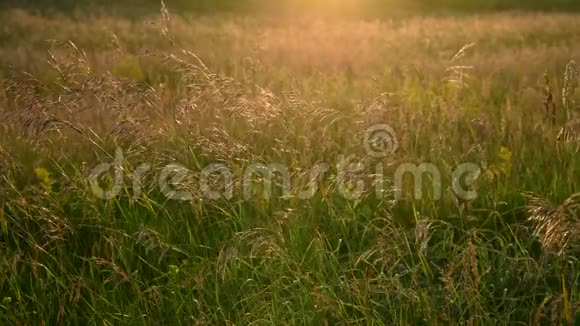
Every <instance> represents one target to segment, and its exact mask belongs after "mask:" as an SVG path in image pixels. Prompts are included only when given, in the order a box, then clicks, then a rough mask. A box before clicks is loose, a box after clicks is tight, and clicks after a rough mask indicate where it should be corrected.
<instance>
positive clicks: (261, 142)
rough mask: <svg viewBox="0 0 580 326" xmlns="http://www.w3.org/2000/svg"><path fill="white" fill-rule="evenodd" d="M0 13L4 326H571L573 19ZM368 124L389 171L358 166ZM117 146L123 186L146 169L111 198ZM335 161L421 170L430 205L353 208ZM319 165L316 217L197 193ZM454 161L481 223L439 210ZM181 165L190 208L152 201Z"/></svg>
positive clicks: (376, 200) (288, 206) (284, 205)
mask: <svg viewBox="0 0 580 326" xmlns="http://www.w3.org/2000/svg"><path fill="white" fill-rule="evenodd" d="M2 15H3V17H2V18H3V21H6V22H7V23H6V25H5V26H6V27H4V30H3V31H2V32H1V34H0V38H2V39H3V40H5V42H3V43H2V44H4V45H3V46H1V47H0V53H2V54H3V55H2V59H0V60H3V61H4V62H3V63H5V64H6V65H5V67H8V68H5V69H4V70H3V71H2V76H3V78H2V80H1V82H0V85H1V90H2V92H1V93H0V113H1V116H2V118H3V120H2V121H3V122H2V124H1V125H0V134H1V139H2V142H1V144H0V177H1V178H2V182H0V191H1V196H0V248H1V250H2V253H3V254H2V255H1V256H0V300H1V301H0V312H1V313H0V322H2V324H64V323H71V324H285V323H287V324H313V325H319V324H379V325H383V324H384V325H391V324H443V325H447V324H478V325H479V324H498V323H499V324H504V323H505V324H508V323H509V324H573V323H574V322H575V321H576V322H577V320H578V312H579V309H580V301H579V299H580V284H579V280H580V279H579V276H580V274H579V270H580V269H579V268H578V254H579V251H578V250H579V246H578V244H579V243H580V242H579V238H578V237H579V236H580V234H579V232H578V228H579V224H578V223H579V222H578V221H579V216H578V214H579V212H578V195H577V192H578V180H579V178H578V176H579V174H580V162H579V156H578V152H577V149H576V148H575V147H574V146H571V143H569V142H565V143H559V142H558V141H557V138H558V132H559V131H560V129H561V128H562V127H563V126H565V125H566V124H569V123H570V121H572V120H573V119H574V118H577V115H578V108H577V107H576V106H575V105H572V104H571V103H575V102H574V99H575V98H576V96H577V95H575V93H574V92H573V91H571V89H572V86H571V85H572V83H571V79H570V78H571V77H570V76H571V75H570V73H565V71H569V70H570V69H566V65H567V63H568V62H569V61H570V60H571V59H576V60H578V58H575V57H574V55H575V54H576V55H577V53H578V50H579V48H578V44H580V43H579V42H578V36H577V35H576V34H574V33H573V32H571V31H573V30H574V29H575V28H577V27H578V19H577V17H575V16H571V15H519V16H512V15H491V16H486V17H479V18H477V17H471V18H469V17H464V18H460V17H457V18H415V19H410V20H404V21H391V22H363V21H352V20H349V21H336V20H325V21H317V22H312V21H304V20H303V21H285V20H278V21H274V20H268V19H265V18H247V17H246V18H240V17H225V16H224V17H211V18H208V17H205V18H199V19H198V20H194V21H186V20H182V19H171V18H170V16H168V15H167V12H165V11H164V14H163V15H162V18H161V19H158V20H155V21H154V22H149V23H147V24H140V23H134V22H130V21H126V20H123V19H112V18H99V19H95V20H85V21H69V20H66V19H60V20H52V19H49V18H42V17H38V16H31V15H29V14H27V13H24V12H10V13H3V14H2ZM47 38H52V39H60V41H54V42H51V43H44V40H45V39H47ZM68 40H70V41H68ZM471 42H473V43H474V45H473V46H466V47H464V48H463V49H462V50H461V51H459V53H458V52H457V51H458V50H459V49H461V48H462V47H463V45H464V44H468V43H471ZM8 64H10V67H9V66H8ZM569 67H571V66H569ZM544 75H545V76H546V78H544ZM565 75H567V76H568V78H567V79H566V80H567V81H566V82H564V76H565ZM562 89H567V91H565V92H562V91H560V90H562ZM546 101H550V102H549V103H550V107H554V108H555V110H554V111H553V112H554V113H552V111H549V112H546V110H545V103H544V102H546ZM554 115H555V119H553V116H554ZM381 123H388V124H390V125H391V126H393V127H394V128H395V129H396V133H397V137H398V140H399V148H398V151H397V152H396V153H395V155H393V156H389V157H386V158H381V159H378V158H372V157H368V155H367V154H366V152H365V148H364V146H363V144H362V142H361V140H362V138H363V136H364V134H365V132H366V131H367V130H368V128H370V127H372V126H374V125H377V124H381ZM118 148H120V149H122V151H123V157H122V160H121V161H120V162H119V161H118V162H117V163H116V164H117V165H116V168H117V169H120V168H122V169H123V171H125V173H126V174H125V175H126V176H128V175H129V173H132V172H134V171H135V170H136V169H137V168H138V167H139V166H140V165H141V164H143V163H148V164H150V166H151V169H149V170H147V172H145V174H144V177H143V179H142V183H141V184H134V183H132V182H130V181H126V182H125V183H124V184H123V187H122V189H121V190H122V191H121V192H120V194H119V195H118V196H115V197H113V198H110V199H107V200H105V199H100V198H98V197H97V196H95V194H94V193H93V191H92V186H94V184H93V185H91V182H90V176H91V171H92V169H93V168H95V167H96V166H97V165H99V164H101V163H111V164H112V166H114V164H113V163H114V162H115V158H116V157H118V155H117V149H118ZM340 156H344V157H348V158H349V159H350V161H351V162H361V163H364V164H365V169H364V170H363V172H361V173H358V174H355V175H353V176H352V177H353V180H352V181H357V180H365V181H367V185H369V184H371V182H372V180H374V179H375V175H374V174H375V171H374V170H373V169H370V168H369V167H373V166H375V165H376V164H378V163H380V164H381V165H382V166H383V167H384V173H385V175H386V176H392V175H393V173H394V172H395V169H396V168H397V166H399V165H400V164H402V163H409V162H411V163H420V162H430V163H433V164H435V165H436V166H437V167H439V169H440V170H441V171H442V172H443V173H442V174H443V178H444V180H443V181H444V182H443V183H444V186H445V187H446V189H444V190H445V191H444V195H443V198H441V199H440V200H434V199H433V198H432V197H431V196H432V194H431V193H430V192H429V191H427V189H425V190H426V191H425V194H426V196H424V197H423V198H422V199H418V198H415V199H414V198H413V197H412V196H404V197H403V198H402V199H401V200H395V193H396V189H393V184H392V180H390V178H386V179H385V180H381V182H384V183H385V191H384V193H383V194H382V195H381V196H377V195H376V194H375V193H374V191H373V189H370V187H367V189H366V191H365V192H364V193H363V194H362V196H361V197H360V198H359V199H358V200H356V201H352V200H347V199H345V198H344V197H343V196H341V195H340V194H339V193H338V186H337V184H338V182H339V181H338V180H337V171H336V163H337V162H338V159H339V157H340ZM320 162H328V163H331V165H332V169H331V171H330V172H329V173H327V174H326V175H324V177H323V178H322V179H321V180H320V185H319V191H318V192H317V193H316V194H315V195H314V196H313V198H311V199H309V200H300V199H299V198H297V197H296V196H295V195H294V194H292V195H290V196H287V197H283V196H281V195H280V194H279V190H280V189H278V188H277V189H275V191H274V196H272V197H267V196H264V195H263V191H264V190H263V189H262V188H260V187H258V186H252V188H251V189H252V191H253V193H254V194H255V195H254V196H251V197H250V198H244V196H242V192H241V188H240V187H241V186H242V185H240V184H238V183H236V184H235V189H234V190H235V191H234V195H233V197H232V198H218V199H215V200H208V199H207V198H203V197H202V196H201V194H202V192H203V189H201V188H200V185H199V183H198V182H197V181H198V180H199V179H200V178H201V174H202V170H203V168H204V167H206V166H208V165H210V164H212V163H221V164H224V165H226V166H228V167H229V168H230V169H231V170H232V171H234V174H235V175H236V177H240V174H241V173H243V171H244V169H245V168H247V167H248V166H249V165H251V164H253V163H265V164H269V163H282V164H285V165H286V166H288V167H289V170H290V173H291V176H292V180H296V181H297V184H299V185H303V184H305V183H307V181H308V178H309V175H308V171H309V169H311V168H312V167H313V166H315V165H316V164H317V163H320ZM463 162H473V163H476V164H478V165H480V166H481V167H482V174H481V176H480V178H479V179H478V180H477V183H476V184H475V186H476V189H477V191H478V193H479V196H478V197H477V199H475V200H472V201H465V200H460V199H459V198H457V197H455V196H454V195H453V192H452V191H451V190H450V189H447V188H448V187H449V186H450V185H451V177H450V176H451V172H452V170H453V168H454V167H455V166H456V165H458V164H460V163H463ZM176 163H179V164H181V165H183V166H186V167H187V168H188V169H189V174H188V176H189V178H187V179H184V180H181V182H178V183H177V184H175V185H173V186H174V187H175V188H176V189H178V190H187V191H189V192H190V193H192V194H194V199H193V200H188V201H179V200H170V199H168V198H167V196H165V195H164V194H163V193H162V191H161V189H160V187H159V183H158V179H159V174H160V171H162V170H163V168H164V167H166V166H167V165H169V164H176ZM114 179H115V175H114V173H113V171H112V170H111V173H109V174H107V175H105V176H103V177H102V178H100V179H99V180H98V182H99V184H100V185H101V186H106V185H111V184H112V183H113V181H114ZM216 183H217V184H216V185H215V186H216V187H217V186H219V181H216ZM136 188H140V189H141V192H140V196H138V197H135V196H134V191H135V190H136ZM426 188H427V187H426ZM412 190H413V189H412V188H411V187H404V189H403V194H407V193H412Z"/></svg>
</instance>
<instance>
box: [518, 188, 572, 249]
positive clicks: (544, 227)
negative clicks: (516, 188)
mask: <svg viewBox="0 0 580 326" xmlns="http://www.w3.org/2000/svg"><path fill="white" fill-rule="evenodd" d="M527 197H528V199H529V201H530V204H529V206H528V214H529V218H528V219H529V221H531V222H532V223H533V224H534V225H535V231H534V234H535V235H536V236H537V237H538V238H539V240H540V242H541V243H542V245H543V246H544V248H545V249H546V250H547V251H548V252H551V253H555V254H557V255H559V256H563V255H566V254H568V253H569V251H571V250H574V249H577V247H578V244H579V241H580V193H578V194H575V195H572V196H570V197H569V198H568V199H566V200H565V201H564V202H563V203H562V204H560V205H554V204H552V203H550V202H549V201H547V200H546V199H544V198H541V197H539V196H537V195H534V194H527Z"/></svg>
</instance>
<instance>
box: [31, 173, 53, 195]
mask: <svg viewBox="0 0 580 326" xmlns="http://www.w3.org/2000/svg"><path fill="white" fill-rule="evenodd" d="M34 174H35V175H36V178H37V179H38V181H39V182H40V187H41V188H42V189H44V191H46V192H48V193H50V192H51V191H52V183H53V182H52V179H51V178H50V172H48V170H46V169H45V168H42V167H39V168H35V169H34Z"/></svg>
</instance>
